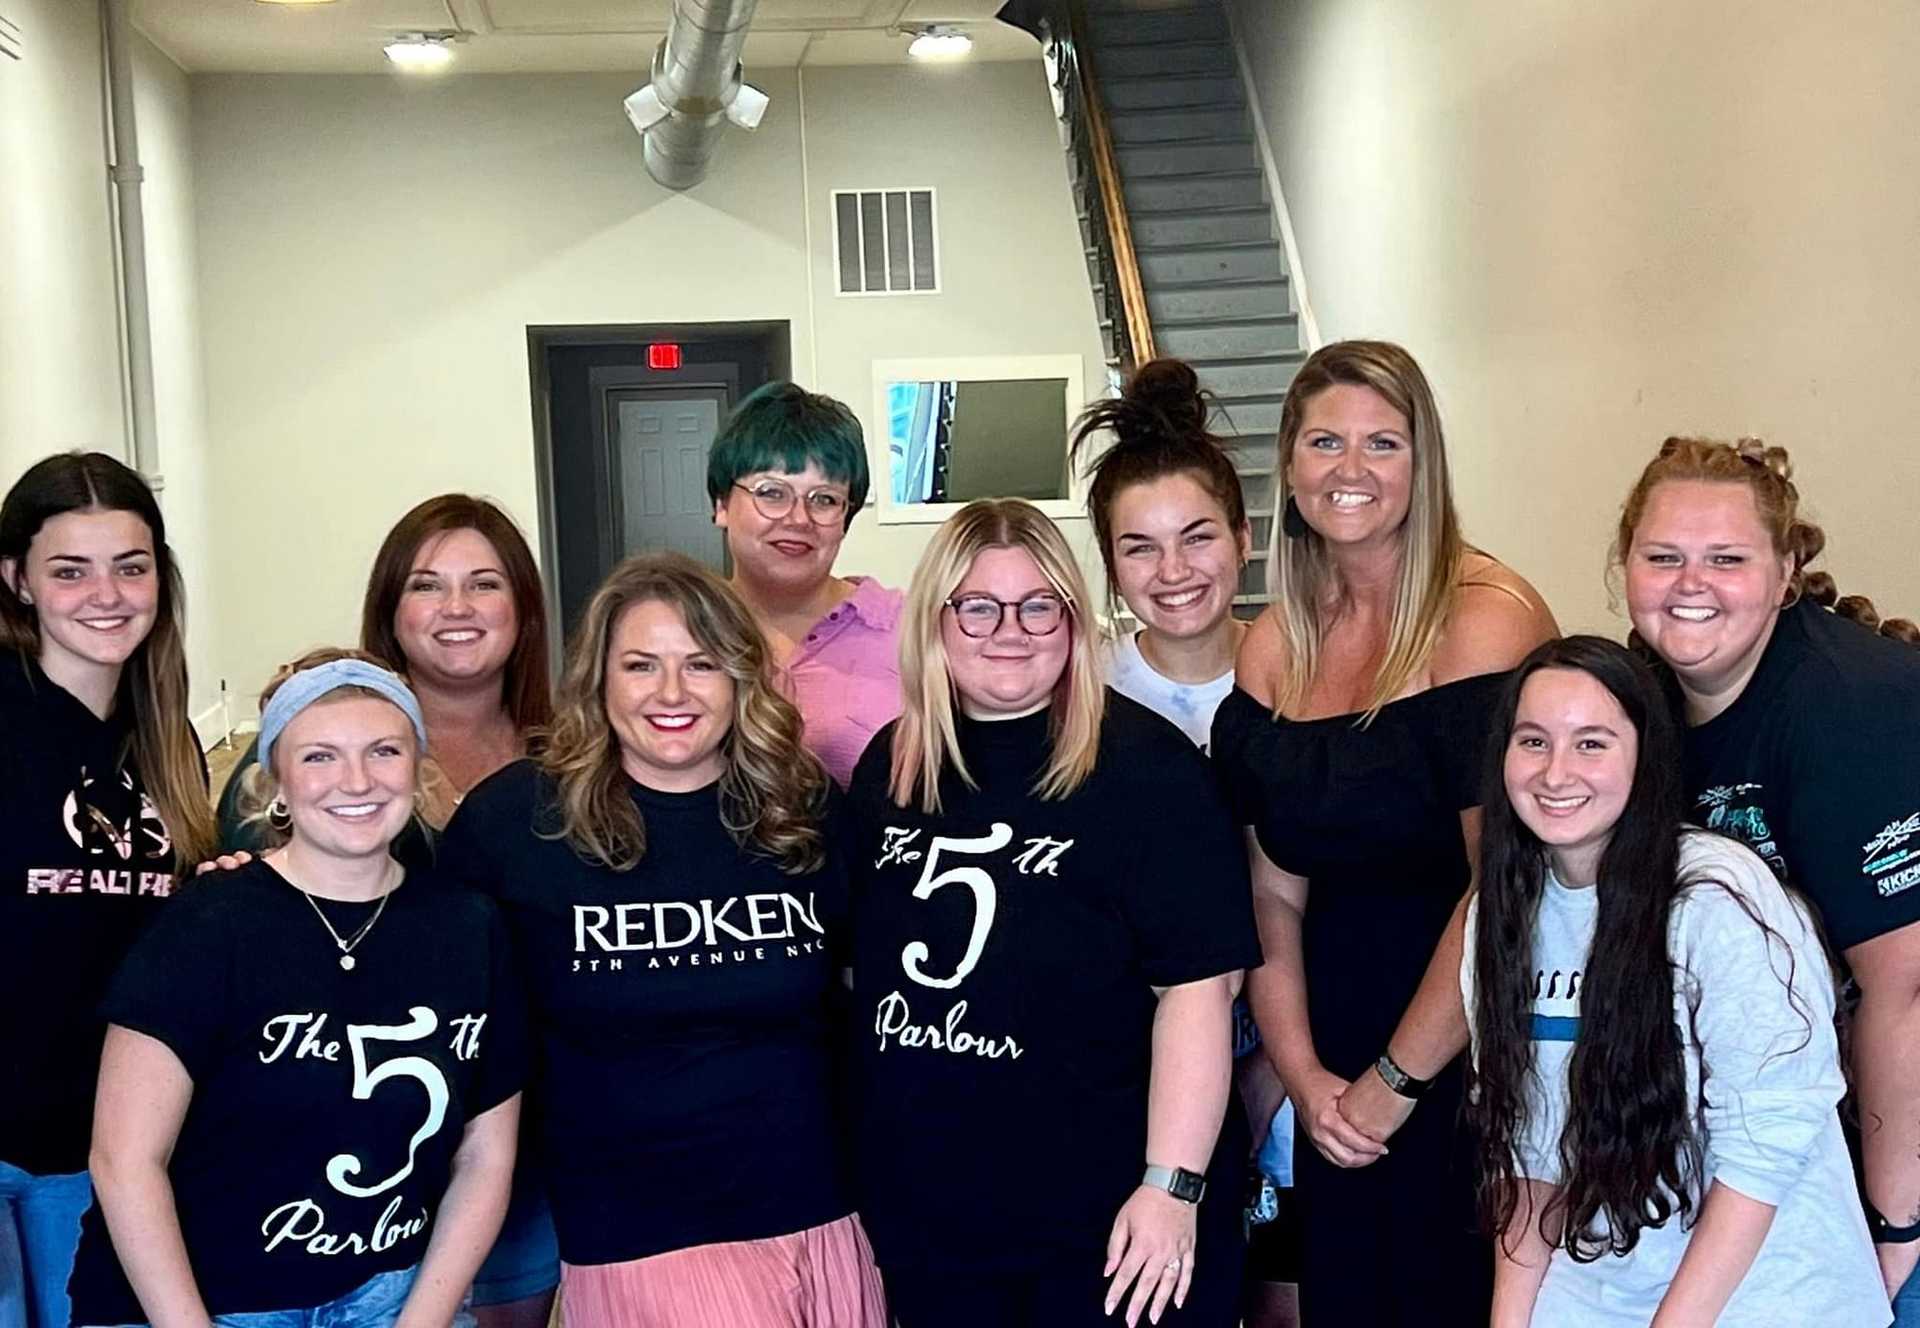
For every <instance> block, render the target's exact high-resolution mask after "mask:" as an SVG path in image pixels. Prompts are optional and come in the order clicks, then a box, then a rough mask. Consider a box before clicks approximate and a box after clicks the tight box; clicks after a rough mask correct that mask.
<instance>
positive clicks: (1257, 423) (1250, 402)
mask: <svg viewBox="0 0 1920 1328" xmlns="http://www.w3.org/2000/svg"><path fill="white" fill-rule="evenodd" d="M1286 399H1287V397H1286V393H1284V392H1257V393H1253V394H1249V395H1239V394H1228V393H1219V394H1216V397H1215V404H1216V405H1217V406H1218V407H1219V410H1220V416H1221V420H1222V422H1224V423H1225V424H1226V425H1227V427H1228V428H1230V429H1231V430H1232V431H1233V432H1234V433H1237V434H1239V435H1241V436H1242V437H1246V436H1249V435H1251V436H1259V435H1265V436H1266V437H1268V438H1272V437H1273V436H1274V435H1276V434H1278V433H1279V432H1280V407H1281V406H1282V405H1283V404H1284V403H1285V402H1286Z"/></svg>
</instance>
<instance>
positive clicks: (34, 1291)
mask: <svg viewBox="0 0 1920 1328" xmlns="http://www.w3.org/2000/svg"><path fill="white" fill-rule="evenodd" d="M92 1203H93V1186H92V1184H91V1183H89V1181H88V1179H87V1173H86V1172H84V1171H76V1172H73V1173H71V1174H69V1175H64V1176H36V1175H33V1174H31V1173H29V1172H25V1171H22V1170H21V1169H20V1168H19V1167H16V1166H13V1165H12V1164H10V1163H6V1162H0V1328H67V1309H68V1305H67V1277H68V1275H69V1274H71V1273H72V1272H73V1252H74V1250H75V1249H76V1248H77V1247H78V1246H79V1244H80V1215H81V1214H82V1213H84V1212H86V1211H87V1208H88V1206H89V1205H91V1204H92Z"/></svg>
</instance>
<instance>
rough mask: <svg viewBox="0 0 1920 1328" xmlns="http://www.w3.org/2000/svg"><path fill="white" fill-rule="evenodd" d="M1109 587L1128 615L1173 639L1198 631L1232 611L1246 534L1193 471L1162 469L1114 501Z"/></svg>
mask: <svg viewBox="0 0 1920 1328" xmlns="http://www.w3.org/2000/svg"><path fill="white" fill-rule="evenodd" d="M1110 524H1111V528H1112V530H1113V574H1114V583H1115V586H1116V587H1117V588H1118V590H1119V591H1120V595H1121V598H1123V599H1125V600H1126V602H1127V607H1128V608H1129V609H1131V610H1132V611H1133V615H1134V617H1136V618H1138V619H1139V620H1140V621H1141V622H1143V623H1145V624H1146V625H1147V626H1148V627H1149V628H1151V629H1152V630H1153V631H1155V632H1159V633H1161V634H1163V635H1165V636H1167V637H1172V638H1175V639H1187V638H1191V637H1197V636H1203V635H1205V634H1206V633H1207V632H1210V631H1212V630H1213V629H1214V628H1215V627H1216V626H1218V625H1219V623H1220V620H1221V619H1223V618H1225V617H1226V616H1227V614H1228V613H1229V612H1231V611H1232V609H1233V595H1234V592H1235V591H1236V590H1237V589H1238V588H1239V585H1240V568H1241V566H1242V565H1243V564H1244V563H1245V562H1246V559H1247V554H1248V551H1249V547H1250V543H1251V539H1252V536H1251V535H1250V533H1249V532H1248V530H1247V529H1246V527H1245V526H1242V527H1241V528H1240V529H1239V530H1233V529H1231V528H1230V527H1229V526H1228V524H1227V514H1226V512H1225V511H1224V510H1222V508H1221V506H1220V504H1219V502H1218V501H1216V500H1215V499H1214V497H1213V495H1211V494H1210V493H1208V492H1207V490H1206V488H1205V487H1204V486H1203V485H1202V484H1201V483H1200V482H1199V481H1198V480H1196V479H1195V478H1194V477H1193V476H1192V475H1188V474H1173V475H1163V476H1161V477H1160V478H1159V479H1157V480H1153V481H1152V482H1150V483H1146V484H1133V485H1129V486H1128V487H1126V488H1124V489H1122V490H1121V491H1120V492H1119V493H1118V494H1116V495H1115V496H1114V499H1113V509H1112V513H1111V521H1110Z"/></svg>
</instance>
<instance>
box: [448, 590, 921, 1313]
mask: <svg viewBox="0 0 1920 1328" xmlns="http://www.w3.org/2000/svg"><path fill="white" fill-rule="evenodd" d="M800 730H801V720H800V714H799V711H798V710H796V709H795V708H794V706H793V705H792V703H790V702H789V701H787V700H786V699H785V698H784V697H783V696H782V695H781V694H780V692H779V690H778V688H777V686H776V684H775V680H774V673H773V664H772V660H771V658H770V657H769V653H768V648H767V645H766V642H765V640H764V639H763V638H762V636H761V634H760V631H759V629H758V627H757V625H756V623H755V621H754V619H753V616H752V614H751V613H750V612H749V611H748V609H747V606H746V605H745V604H744V603H742V602H741V600H740V598H739V597H738V596H737V595H736V594H735V593H734V591H733V590H732V589H731V588H730V587H729V586H728V585H727V584H726V583H725V582H723V581H721V580H720V578H719V577H718V576H716V575H715V574H714V573H712V572H710V571H708V570H707V569H705V568H703V567H701V566H699V565H698V564H696V563H694V562H693V561H692V560H690V559H688V558H685V557H682V556H680V555H678V554H642V555H638V556H636V557H633V558H629V559H627V561H625V562H623V563H621V564H620V565H619V566H618V567H616V568H615V569H614V570H613V572H612V573H611V574H610V575H609V576H608V578H607V580H606V583H605V584H604V585H602V586H601V587H600V589H599V590H598V591H597V592H595V594H594V596H593V598H592V600H591V601H589V603H588V604H587V607H586V611H585V613H584V615H583V616H582V618H581V621H580V625H579V627H578V628H577V629H576V631H575V633H574V637H573V640H572V642H571V644H570V645H569V647H568V651H567V662H566V669H565V673H564V675H563V677H562V680H561V685H560V689H559V694H558V697H557V705H556V707H555V720H554V725H553V730H552V733H551V736H550V737H549V739H548V741H547V743H546V744H545V746H544V748H543V750H542V752H541V754H540V756H539V757H538V759H537V760H524V761H517V762H515V763H513V764H512V765H509V766H507V767H506V768H505V769H504V770H502V771H500V772H499V773H497V774H495V775H493V776H492V777H490V778H489V779H487V780H486V781H485V782H483V783H482V784H481V785H480V786H479V787H478V788H476V789H475V790H474V791H473V792H472V793H471V794H470V795H469V796H468V797H467V798H466V800H465V801H464V802H463V803H462V804H461V806H460V810H459V812H458V813H456V814H455V816H454V818H453V821H452V822H451V824H449V825H448V827H447V831H446V834H445V835H444V836H442V838H441V841H440V861H441V864H442V865H443V867H444V868H445V870H446V871H447V872H448V873H449V874H451V875H453V876H455V877H456V878H458V879H460V880H462V881H464V882H466V883H467V884H470V885H472V886H474V887H476V888H478V889H480V890H482V891H484V892H485V893H487V894H489V895H492V896H493V897H495V898H496V899H498V900H499V901H500V904H501V907H502V910H503V912H504V914H505V917H506V921H507V928H508V932H509V934H510V935H511V936H512V937H513V940H514V943H515V947H516V950H517V953H518V955H519V957H520V970H521V975H522V978H523V980H524V982H525V984H526V987H527V995H528V1004H529V1007H530V1011H531V1025H532V1030H533V1035H534V1036H533V1040H534V1050H535V1054H534V1058H533V1062H534V1066H535V1070H534V1074H533V1077H532V1082H531V1084H530V1085H529V1095H528V1096H529V1104H530V1113H531V1115H532V1117H533V1121H534V1128H533V1130H532V1131H531V1136H532V1139H533V1141H534V1144H535V1147H536V1149H537V1151H538V1152H539V1154H540V1157H541V1162H542V1164H543V1165H542V1168H541V1171H540V1174H541V1175H542V1176H543V1177H544V1178H545V1180H546V1182H547V1192H548V1197H549V1199H550V1200H551V1202H552V1205H553V1218H554V1227H555V1230H556V1231H557V1233H558V1236H559V1244H560V1258H561V1260H562V1282H561V1286H562V1293H563V1297H564V1300H565V1304H566V1320H567V1323H568V1325H569V1328H652V1326H653V1325H661V1326H663V1328H665V1326H667V1325H678V1324H727V1325H730V1326H731V1328H883V1326H884V1324H885V1321H886V1318H885V1308H884V1303H883V1296H882V1293H881V1288H880V1279H879V1274H878V1272H877V1271H876V1270H875V1269H874V1266H873V1256H872V1253H871V1251H870V1249H869V1247H868V1245H867V1238H866V1235H865V1234H864V1232H863V1231H862V1230H861V1227H860V1222H859V1219H858V1218H856V1217H855V1216H854V1215H853V1211H852V1203H851V1201H850V1200H849V1198H848V1197H847V1187H846V1185H845V1184H844V1182H843V1176H842V1168H841V1165H840V1157H839V1152H838V1149H837V1142H838V1132H837V1130H836V1128H835V1122H834V1119H833V1105H834V1091H833V1085H832V1083H831V1080H830V1075H829V1048H828V1009H829V1006H828V1002H829V999H830V996H831V994H832V992H833V991H834V990H835V989H836V975H837V973H838V971H839V968H840V965H841V959H840V957H839V956H840V946H841V920H842V918H843V917H844V915H845V901H846V876H845V871H844V867H843V865H842V859H841V857H840V855H839V854H838V852H837V851H836V836H835V834H834V829H833V823H832V820H831V811H832V805H833V803H834V802H835V800H836V794H835V793H834V790H833V785H832V782H831V781H830V780H829V779H828V777H827V773H826V771H825V769H824V768H822V766H821V764H820V762H819V761H818V760H817V759H816V758H815V757H814V756H812V755H811V754H810V753H809V752H808V751H807V749H806V748H805V747H804V746H802V745H801V734H800Z"/></svg>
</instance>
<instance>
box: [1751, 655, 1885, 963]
mask: <svg viewBox="0 0 1920 1328" xmlns="http://www.w3.org/2000/svg"><path fill="white" fill-rule="evenodd" d="M1880 690H1881V689H1876V688H1869V687H1866V686H1861V685H1854V686H1851V687H1849V686H1846V685H1844V684H1843V685H1842V686H1840V687H1837V688H1833V689H1830V690H1829V691H1827V693H1826V694H1824V695H1823V696H1821V697H1820V698H1819V702H1818V704H1817V705H1816V704H1814V700H1813V698H1812V697H1811V696H1809V695H1805V694H1803V698H1802V699H1803V701H1804V703H1803V704H1800V705H1797V706H1796V707H1795V714H1794V715H1793V717H1792V718H1791V720H1790V721H1789V727H1788V730H1787V740H1788V743H1789V744H1790V750H1789V753H1788V760H1787V767H1788V772H1789V773H1788V787H1787V788H1786V789H1785V790H1782V791H1780V793H1779V794H1776V796H1781V795H1784V802H1785V805H1786V814H1785V815H1784V816H1783V817H1782V818H1781V819H1782V823H1781V824H1780V825H1779V826H1778V827H1776V829H1777V830H1778V832H1779V838H1780V853H1781V856H1782V857H1784V858H1785V859H1786V863H1787V876H1788V878H1789V880H1790V881H1791V882H1792V883H1793V884H1794V885H1796V886H1798V887H1799V888H1800V889H1802V890H1805V891H1806V892H1807V894H1808V895H1810V896H1811V897H1812V898H1813V900H1814V902H1815V903H1816V904H1818V905H1819V908H1820V914H1821V918H1822V920H1823V921H1824V922H1825V924H1826V928H1827V934H1828V936H1829V937H1830V938H1831V939H1832V941H1833V943H1834V945H1835V946H1837V947H1838V948H1840V949H1842V950H1845V949H1848V948H1849V947H1851V946H1855V945H1858V944H1860V943H1861V942H1862V941H1870V940H1872V939H1873V938H1874V937H1876V936H1883V935H1885V934H1886V933H1887V932H1890V931H1897V930H1898V929H1899V928H1901V927H1905V926H1908V925H1909V924H1911V923H1914V922H1920V682H1916V684H1915V685H1914V686H1912V687H1907V688H1904V689H1902V690H1901V691H1900V692H1899V693H1897V694H1894V693H1893V689H1890V688H1889V689H1886V690H1887V692H1888V693H1889V694H1884V695H1882V694H1878V693H1879V691H1880ZM1769 791H1770V792H1772V790H1769Z"/></svg>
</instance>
